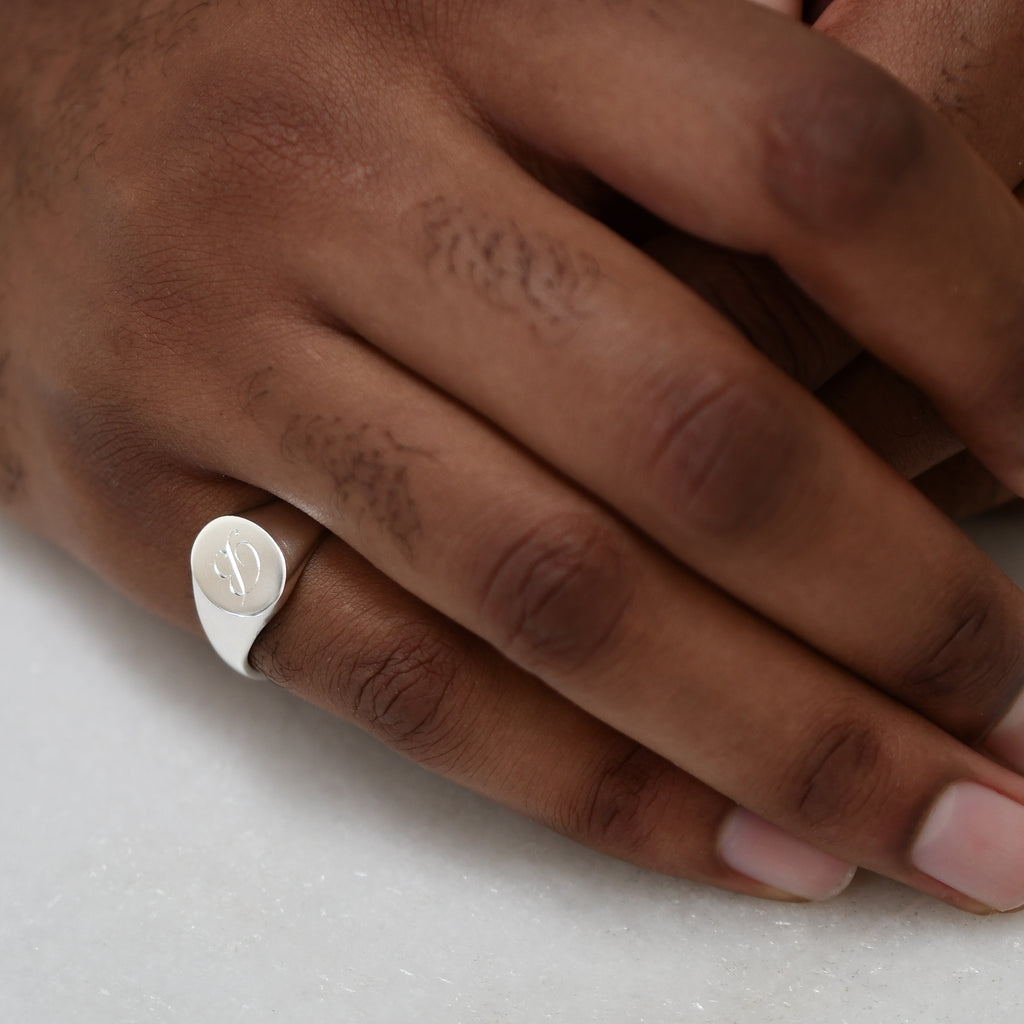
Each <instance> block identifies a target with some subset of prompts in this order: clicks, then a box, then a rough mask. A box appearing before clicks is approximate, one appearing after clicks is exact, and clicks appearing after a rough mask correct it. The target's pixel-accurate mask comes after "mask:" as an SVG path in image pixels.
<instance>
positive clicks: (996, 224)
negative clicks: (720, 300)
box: [451, 0, 1024, 490]
mask: <svg viewBox="0 0 1024 1024" xmlns="http://www.w3.org/2000/svg"><path fill="white" fill-rule="evenodd" d="M651 11H653V14H651V13H649V12H651ZM537 18H538V24H540V25H541V26H542V28H543V31H542V32H541V37H542V39H543V43H542V44H541V46H540V47H539V52H538V53H537V57H536V60H535V61H534V60H525V61H524V60H522V59H519V58H518V57H516V56H515V53H519V52H520V48H519V46H518V43H517V42H515V40H516V34H515V27H514V26H513V25H512V24H509V23H506V22H505V20H504V19H503V18H502V17H501V16H499V17H496V18H487V19H480V20H479V21H476V22H474V23H473V31H474V39H476V40H477V41H479V42H480V43H481V45H480V46H465V47H463V48H462V49H460V50H459V52H458V53H457V54H455V55H454V56H453V57H452V58H451V59H452V60H453V61H456V62H458V68H459V71H460V74H461V78H462V80H463V81H465V82H467V83H472V88H473V90H474V100H475V102H476V104H477V106H478V108H479V109H483V110H487V111H489V112H490V113H491V115H492V117H493V118H495V119H496V120H497V121H498V122H499V124H500V126H501V128H502V129H503V130H504V131H507V132H510V133H513V134H515V135H517V136H518V137H521V138H526V139H528V140H529V141H532V142H533V143H535V144H536V145H538V146H540V147H542V148H543V149H544V150H545V151H547V152H549V153H552V154H555V155H557V156H558V157H559V158H561V159H576V160H578V161H579V162H580V163H581V164H583V165H584V166H586V167H588V168H589V169H590V170H592V171H593V172H594V173H596V174H597V175H599V176H600V177H602V178H603V179H604V180H606V181H608V182H609V183H610V184H612V185H613V186H614V187H616V188H619V189H621V190H623V191H625V192H627V193H628V194H630V195H631V196H633V197H634V198H635V199H637V200H639V201H640V202H642V203H644V204H645V205H648V206H650V207H651V208H652V209H653V210H654V211H655V212H657V213H658V214H660V215H662V216H664V217H665V218H667V219H668V220H670V221H672V222H674V223H675V224H676V225H678V226H680V227H682V228H684V229H686V230H689V231H691V232H693V233H695V234H697V235H699V236H701V237H704V238H707V239H709V240H712V241H715V242H718V243H721V244H726V245H729V246H732V247H736V248H739V249H743V250H748V251H755V252H765V253H767V254H769V255H771V256H772V257H774V258H775V259H776V260H777V261H778V262H779V263H780V265H781V266H782V267H783V269H784V270H785V271H786V272H787V273H788V274H789V275H790V276H791V277H792V278H793V279H794V280H795V281H796V282H797V283H798V284H799V285H800V286H801V287H803V288H804V289H805V290H806V291H808V293H809V294H811V295H812V296H813V297H814V298H815V300H816V301H817V302H819V303H820V304H821V305H822V306H823V308H825V309H826V311H828V312H829V313H830V314H831V315H832V316H834V317H835V318H836V320H837V321H838V322H839V323H840V324H842V326H843V327H844V328H845V329H846V330H847V331H848V332H849V333H850V334H852V335H853V336H854V337H856V338H857V339H858V340H860V341H861V342H862V343H863V344H865V346H866V347H868V348H869V349H871V350H872V351H873V352H875V353H876V354H877V355H879V356H880V357H882V358H883V359H884V360H885V361H886V362H888V363H890V364H891V365H892V366H893V367H894V368H895V369H896V370H897V371H898V372H900V373H902V374H903V375H904V376H907V377H909V378H910V379H912V380H914V381H915V383H917V384H918V385H919V386H921V387H922V388H923V389H924V390H925V391H926V392H927V393H928V394H929V395H930V397H931V398H932V399H933V401H934V402H935V403H936V405H937V407H938V408H939V409H940V411H941V412H942V413H943V415H944V416H945V418H947V419H948V420H949V421H950V423H951V424H952V426H953V427H954V429H956V431H957V433H958V434H960V435H961V436H963V437H964V438H965V440H968V441H970V443H971V447H972V448H974V449H975V450H977V451H978V452H979V453H980V454H981V455H982V456H983V458H984V459H985V461H986V462H987V463H988V464H989V465H990V466H992V468H993V469H994V470H995V471H996V472H997V473H999V474H1002V475H1003V478H1004V479H1005V480H1006V481H1007V483H1008V484H1011V485H1012V484H1013V479H1011V478H1012V477H1014V476H1015V474H1016V476H1018V477H1020V479H1019V480H1018V481H1017V482H1018V484H1019V485H1020V487H1021V489H1022V490H1024V469H1021V468H1020V467H1024V440H1022V438H1024V430H1022V429H1020V424H1019V413H1018V412H1017V411H1016V410H1018V409H1019V408H1021V407H1022V406H1024V402H1020V401H1018V400H1017V399H1018V396H1017V394H1016V393H1015V392H1014V388H1015V387H1017V386H1018V385H1017V384H1015V382H1020V381H1024V370H1022V367H1021V365H1020V364H1021V362H1022V361H1024V355H1022V352H1024V350H1022V349H1021V347H1020V346H1019V344H1018V343H1017V341H1018V335H1019V329H1020V323H1021V320H1022V317H1024V313H1022V309H1024V288H1022V287H1021V284H1020V282H1021V280H1022V278H1024V214H1022V212H1021V211H1020V210H1019V208H1018V207H1017V206H1016V204H1015V203H1014V202H1013V200H1012V197H1011V196H1010V194H1009V193H1008V192H1007V191H1006V190H1005V188H1002V187H1000V185H999V183H998V182H997V181H996V180H995V179H994V177H993V176H992V174H991V171H989V170H988V169H987V168H986V167H984V166H983V164H982V163H981V161H980V160H979V159H978V158H977V156H976V155H975V154H974V153H972V152H971V150H970V149H969V148H968V147H967V146H966V145H965V144H964V143H963V142H962V141H961V140H960V139H959V138H958V137H957V136H956V133H955V132H954V131H953V130H952V129H951V128H950V127H949V126H948V125H946V124H945V123H944V122H943V121H942V119H941V118H939V117H938V116H937V115H935V114H933V113H931V112H929V111H928V110H927V109H926V108H925V107H924V106H923V105H922V104H920V103H918V102H916V101H915V100H914V99H913V97H912V96H911V95H910V93H909V92H906V91H904V90H903V89H902V88H901V87H899V86H898V85H897V84H896V82H895V81H894V80H892V79H891V78H889V77H888V76H887V75H885V74H884V73H882V72H881V71H879V70H878V69H877V68H875V67H873V66H871V65H869V64H868V62H866V61H862V60H858V59H857V58H856V57H854V56H853V55H852V54H850V53H848V52H845V51H842V50H840V49H836V48H835V47H833V46H830V41H829V40H827V39H824V38H822V37H821V36H820V34H816V33H810V32H807V31H806V30H804V29H802V28H801V27H800V26H797V25H793V24H791V23H790V22H788V21H787V20H785V19H782V18H772V17H769V15H768V14H766V13H765V12H763V11H759V10H758V8H757V7H756V6H755V5H751V4H738V3H731V2H726V3H720V4H713V5H712V4H705V3H699V2H696V0H691V2H682V0H680V2H677V3H662V4H661V5H659V6H657V7H655V8H649V7H645V6H642V5H625V6H623V5H617V6H614V7H608V6H607V5H597V4H595V5H593V9H591V8H590V6H588V7H587V9H586V16H585V17H584V14H583V12H582V10H581V9H580V8H579V7H572V8H566V7H558V8H554V9H553V8H548V7H545V10H544V12H539V13H538V14H537ZM531 24H532V22H531ZM484 43H486V46H484V45H482V44H484ZM490 47H493V49H490ZM513 50H514V51H515V53H514V52H513ZM484 51H486V52H488V53H489V54H490V56H489V59H488V61H487V62H486V64H484V63H483V62H480V61H474V59H473V57H474V54H477V53H479V52H484ZM495 54H496V55H497V57H496V59H495V57H494V55H495ZM595 54H601V55H603V63H602V67H603V68H604V69H605V74H604V79H603V83H602V87H601V88H600V89H594V88H593V76H592V73H591V68H592V63H591V62H592V61H593V60H594V59H595V57H594V55H595ZM709 110H711V111H715V112H727V116H723V115H722V114H717V113H716V116H714V117H709V116H708V111H709ZM596 125H600V126H601V127H600V130H595V126H596ZM695 153H699V154H700V160H699V161H698V160H694V159H693V154H695ZM709 165H712V166H714V167H715V168H716V173H715V174H713V175H712V174H708V173H707V171H706V168H707V167H708V166H709ZM936 211H942V215H941V216H936Z"/></svg>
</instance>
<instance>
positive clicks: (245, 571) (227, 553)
mask: <svg viewBox="0 0 1024 1024" xmlns="http://www.w3.org/2000/svg"><path fill="white" fill-rule="evenodd" d="M239 536H240V534H239V532H238V530H232V531H231V533H229V534H228V540H227V543H226V544H225V545H224V547H222V548H221V549H220V551H218V552H217V554H216V555H215V556H214V559H213V571H214V572H215V573H216V574H217V575H218V576H219V577H220V578H221V579H222V580H227V581H228V590H230V591H231V593H232V594H234V595H235V597H240V598H241V599H242V603H243V604H244V603H245V598H246V596H247V595H248V594H249V592H250V591H251V590H252V589H253V587H255V586H256V584H257V583H259V579H260V569H261V568H262V563H261V562H260V555H259V552H258V551H257V550H256V549H255V548H254V547H253V546H252V544H250V543H249V541H247V540H239V539H238V538H239ZM247 577H248V579H247Z"/></svg>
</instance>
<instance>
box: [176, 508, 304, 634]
mask: <svg viewBox="0 0 1024 1024" xmlns="http://www.w3.org/2000/svg"><path fill="white" fill-rule="evenodd" d="M285 572H286V570H285V562H284V555H283V554H282V553H281V549H280V548H279V547H278V546H277V543H276V542H275V541H274V538H273V537H271V536H270V534H269V533H267V531H266V530H264V529H263V528H262V527H261V526H257V525H256V524H255V523H252V522H250V521H249V520H248V519H243V518H242V517H241V516H221V517H220V518H219V519H214V520H213V521H212V522H209V523H207V524H206V526H204V527H203V529H202V530H201V531H200V532H199V535H198V536H197V537H196V540H195V543H194V544H193V545H192V576H193V578H194V579H195V582H196V584H197V585H198V587H199V589H200V590H201V591H202V592H203V594H204V595H205V596H206V597H207V598H208V599H209V600H210V601H211V602H212V603H213V604H214V605H216V607H218V608H220V609H221V610H223V611H225V612H229V613H230V614H232V615H243V616H250V615H261V614H262V613H263V612H265V611H267V610H268V609H270V608H272V607H273V606H274V605H275V604H276V603H277V601H278V600H279V599H280V597H281V594H282V593H283V592H284V583H285Z"/></svg>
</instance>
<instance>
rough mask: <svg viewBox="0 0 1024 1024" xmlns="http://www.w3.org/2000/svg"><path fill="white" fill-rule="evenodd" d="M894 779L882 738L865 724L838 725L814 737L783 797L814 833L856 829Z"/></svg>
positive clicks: (792, 775) (847, 723) (845, 722)
mask: <svg viewBox="0 0 1024 1024" xmlns="http://www.w3.org/2000/svg"><path fill="white" fill-rule="evenodd" d="M891 777H892V765H891V759H890V758H889V757H888V756H887V752H886V748H885V746H884V743H883V739H882V737H881V736H880V735H879V733H878V732H877V731H876V730H875V729H872V728H871V727H870V726H869V725H867V724H866V723H864V722H860V721H856V720H853V719H851V720H847V721H837V722H835V723H834V724H832V725H830V726H829V727H828V728H826V729H825V730H824V731H823V732H821V733H820V734H819V735H816V736H815V737H814V740H813V742H812V743H811V744H810V746H809V748H808V750H807V751H806V752H805V753H804V755H803V756H802V757H801V758H800V759H799V762H798V764H797V766H796V768H795V770H794V771H793V772H792V774H791V777H790V780H789V785H788V788H787V793H786V795H785V797H784V799H785V801H786V803H788V805H789V807H790V808H791V810H792V813H793V814H794V815H795V817H796V819H797V821H798V822H800V824H801V825H802V826H803V827H804V828H806V829H808V830H810V831H811V832H812V833H814V832H822V831H828V830H832V829H835V828H842V829H843V830H844V831H847V832H848V831H849V830H851V829H856V828H857V827H858V823H859V822H861V821H863V820H864V818H865V817H866V816H868V815H869V813H870V810H871V808H872V807H873V806H874V804H875V803H876V800H877V798H878V797H879V795H880V794H881V793H882V792H884V790H885V789H886V787H887V785H888V784H889V782H891Z"/></svg>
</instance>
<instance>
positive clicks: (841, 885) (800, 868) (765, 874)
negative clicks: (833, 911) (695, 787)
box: [718, 807, 857, 900]
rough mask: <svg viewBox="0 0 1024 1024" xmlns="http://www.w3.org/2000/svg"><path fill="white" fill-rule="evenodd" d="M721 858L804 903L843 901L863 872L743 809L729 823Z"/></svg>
mask: <svg viewBox="0 0 1024 1024" xmlns="http://www.w3.org/2000/svg"><path fill="white" fill-rule="evenodd" d="M718 854H719V856H720V857H721V858H722V860H724V861H725V863H726V864H728V865H729V867H731V868H732V869H733V870H734V871H738V872H739V873H740V874H741V875H746V876H747V877H748V878H753V879H754V880H755V881H758V882H762V883H764V884H765V885H770V886H772V887H773V888H775V889H780V890H782V891H783V892H788V893H790V894H792V895H793V896H797V897H799V898H800V899H804V900H827V899H828V898H829V897H831V896H838V895H839V893H841V892H842V891H843V890H844V889H845V888H846V887H847V886H848V885H849V884H850V881H851V879H852V878H853V875H854V872H855V871H856V870H857V869H856V867H855V866H854V865H852V864H847V863H846V861H843V860H840V859H839V858H838V857H833V856H832V855H831V854H828V853H822V851H821V850H816V849H815V848H814V847H813V846H811V845H810V844H809V843H805V842H803V840H800V839H797V838H795V837H794V836H791V835H790V834H789V833H788V832H784V831H783V830H782V829H781V828H779V827H778V826H777V825H773V824H772V823H771V822H770V821H765V819H764V818H760V817H758V816H757V815H756V814H751V812H750V811H747V810H744V809H743V808H742V807H737V808H736V809H735V810H733V811H731V812H730V813H729V816H728V817H727V818H726V819H725V821H724V822H723V824H722V829H721V831H720V832H719V835H718Z"/></svg>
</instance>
